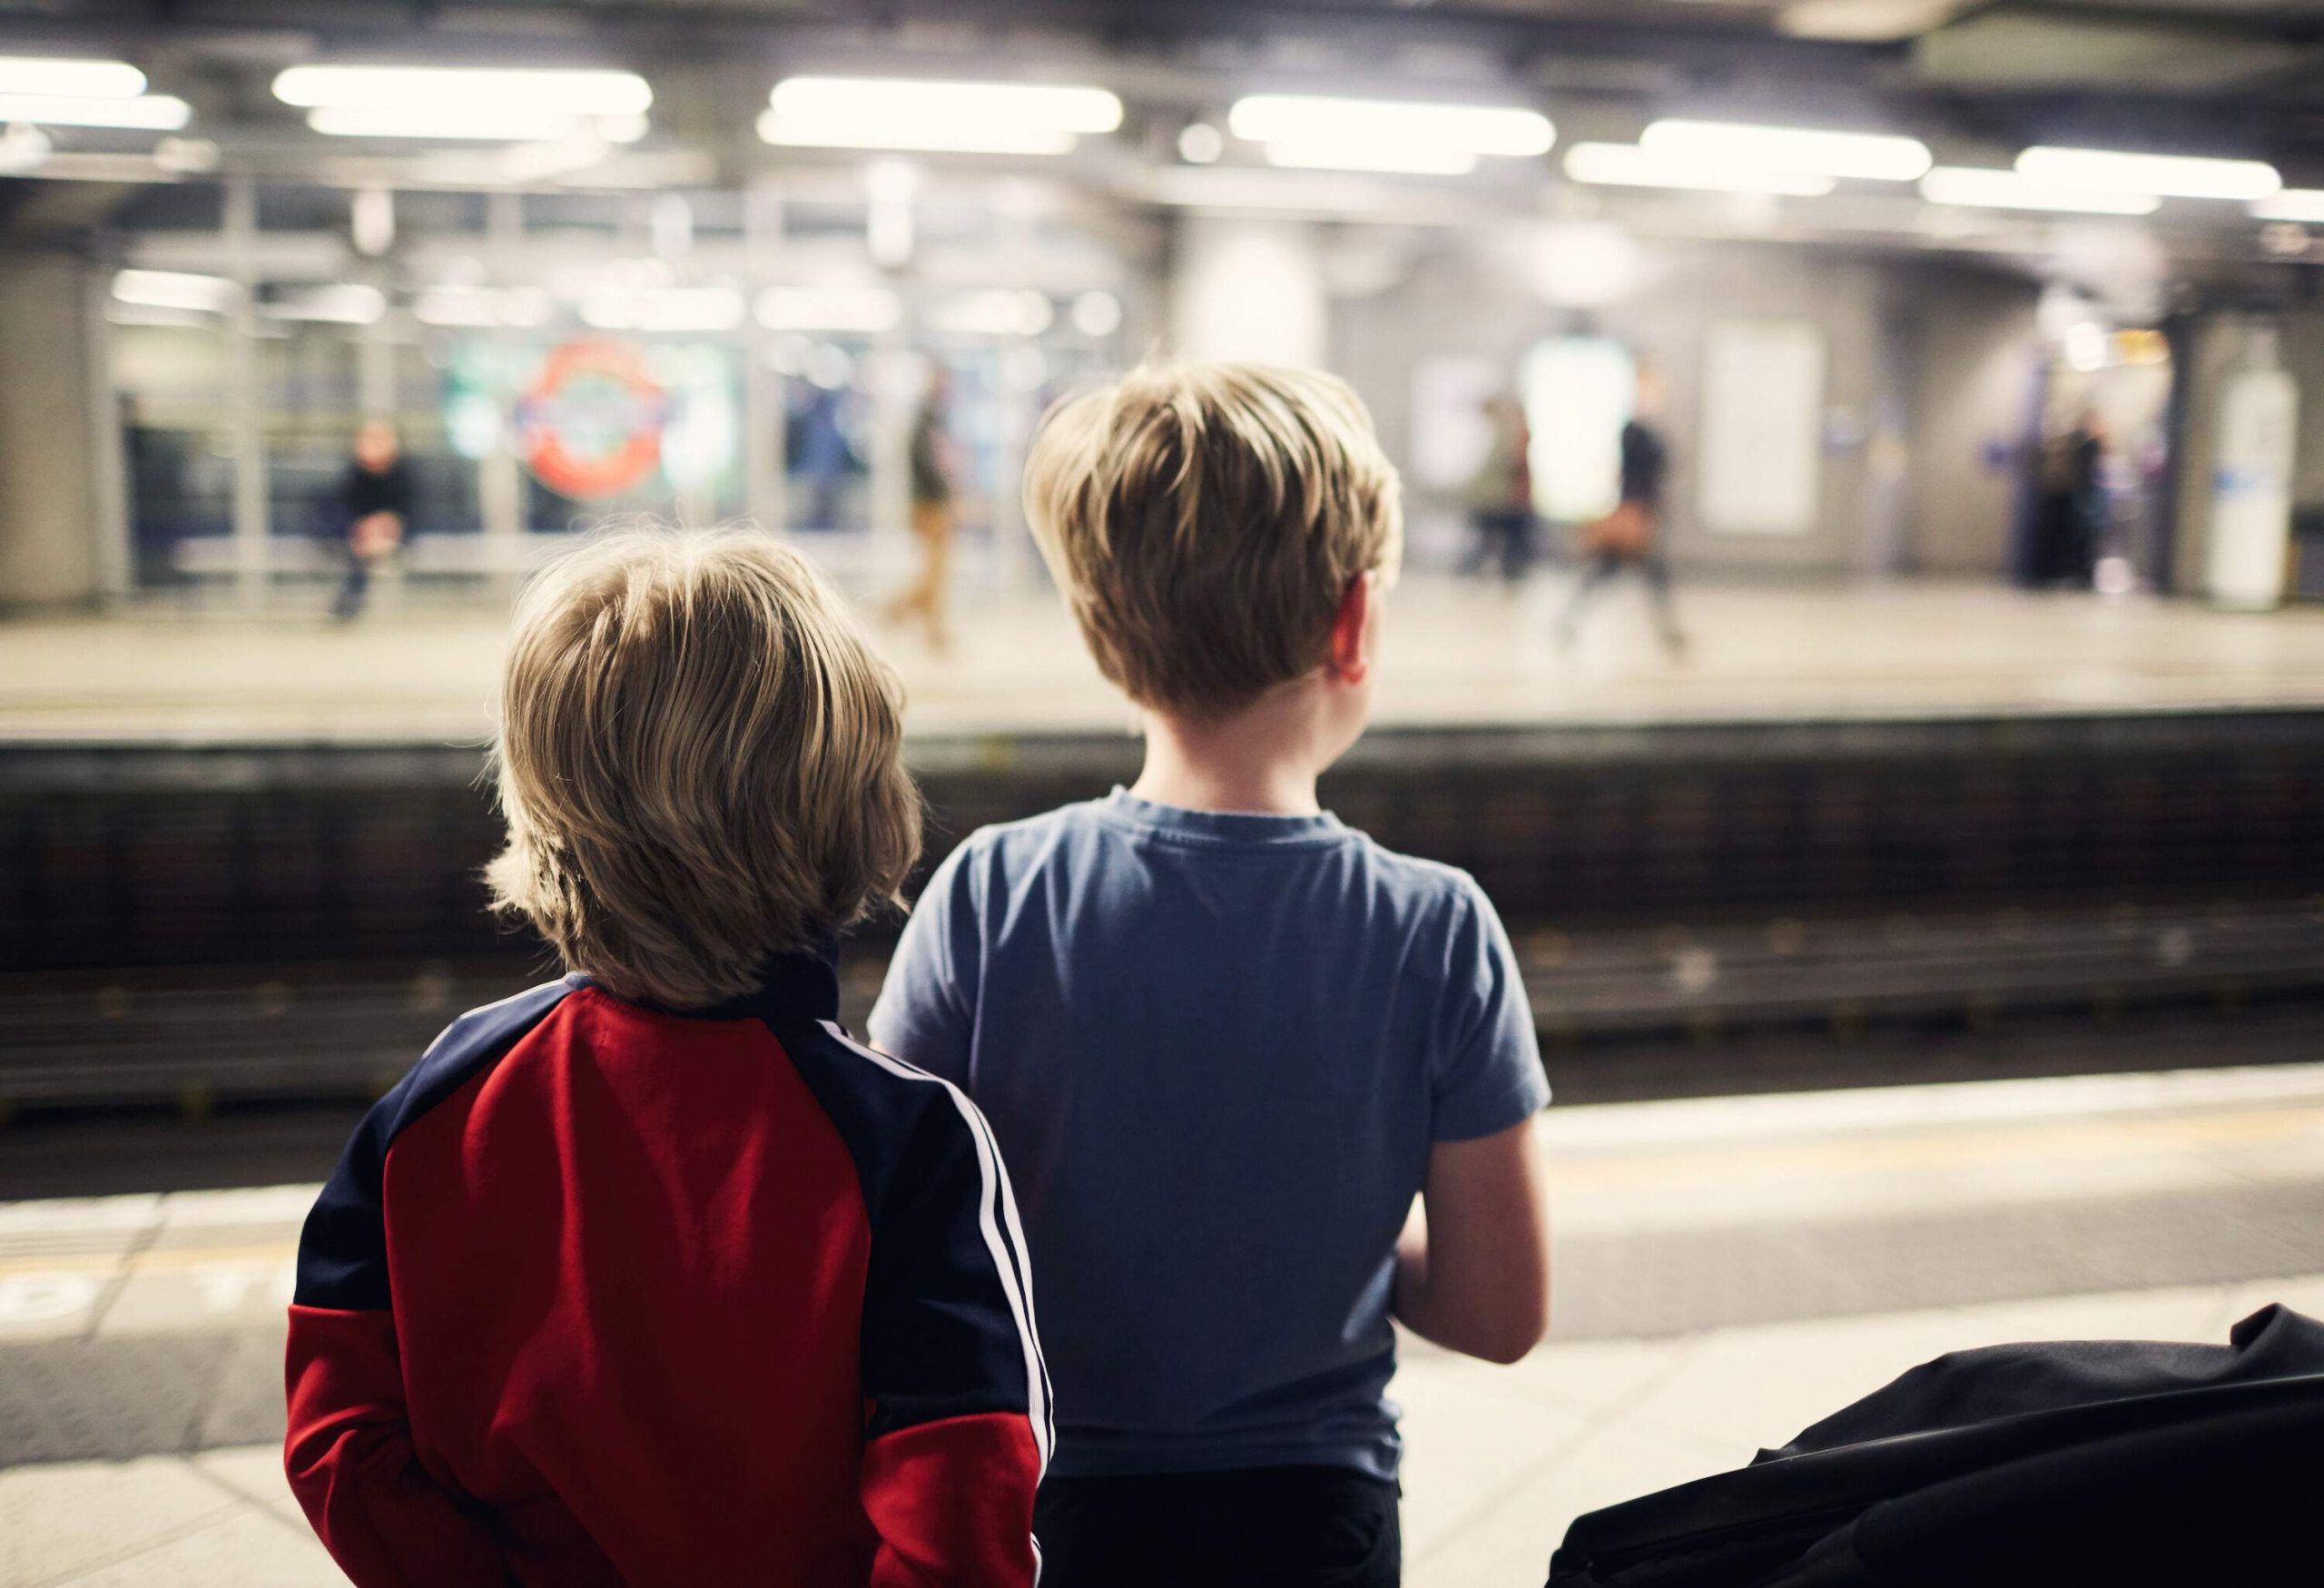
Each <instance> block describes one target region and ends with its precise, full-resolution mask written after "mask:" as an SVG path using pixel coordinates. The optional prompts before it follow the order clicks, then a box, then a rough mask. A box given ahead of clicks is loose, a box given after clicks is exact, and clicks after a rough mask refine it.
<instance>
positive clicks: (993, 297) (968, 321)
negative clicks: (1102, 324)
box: [931, 288, 1057, 337]
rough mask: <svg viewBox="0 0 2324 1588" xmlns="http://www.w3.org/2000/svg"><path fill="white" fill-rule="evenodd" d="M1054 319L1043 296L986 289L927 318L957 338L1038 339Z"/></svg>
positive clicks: (1053, 310)
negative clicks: (1013, 337) (1026, 337)
mask: <svg viewBox="0 0 2324 1588" xmlns="http://www.w3.org/2000/svg"><path fill="white" fill-rule="evenodd" d="M1056 318H1057V308H1056V305H1054V304H1052V303H1051V302H1050V301H1049V294H1048V293H1046V292H1036V291H1015V292H1012V291H1007V290H1005V289H1000V288H995V289H990V290H988V291H981V292H964V293H962V294H961V295H960V296H959V297H957V298H954V299H953V300H951V301H950V302H948V303H944V304H942V305H940V307H939V308H938V309H937V311H936V312H935V314H934V315H933V316H932V317H931V319H932V320H933V322H934V324H935V327H936V329H937V330H946V331H950V332H952V333H953V334H955V335H957V336H998V337H1011V336H1039V335H1040V334H1041V332H1043V331H1045V330H1048V329H1049V323H1050V322H1051V321H1054V320H1055V319H1056Z"/></svg>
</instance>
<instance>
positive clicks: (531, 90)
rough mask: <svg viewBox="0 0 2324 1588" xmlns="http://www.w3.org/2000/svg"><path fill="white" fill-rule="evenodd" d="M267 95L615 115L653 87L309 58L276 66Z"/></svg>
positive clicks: (569, 71)
mask: <svg viewBox="0 0 2324 1588" xmlns="http://www.w3.org/2000/svg"><path fill="white" fill-rule="evenodd" d="M274 97H275V98H277V99H279V100H281V102H282V103H283V104H289V105H296V106H297V107H299V108H300V109H301V110H320V109H323V108H326V107H328V108H331V109H337V110H353V109H363V110H377V111H402V112H408V113H419V112H420V111H423V110H442V111H445V112H448V113H453V112H460V111H467V110H485V109H490V110H497V111H503V112H509V113H515V112H517V111H529V112H533V113H544V114H556V115H571V116H619V115H636V114H638V113H642V112H644V111H645V110H646V109H648V108H650V107H651V106H652V104H653V103H654V89H653V86H652V84H648V83H647V82H646V81H645V78H643V77H640V76H639V75H638V74H636V73H635V72H617V71H610V70H601V69H594V68H590V69H576V68H566V67H547V66H542V67H512V66H385V65H315V66H291V67H288V68H286V69H285V70H283V71H282V72H281V73H279V74H276V76H275V79H274Z"/></svg>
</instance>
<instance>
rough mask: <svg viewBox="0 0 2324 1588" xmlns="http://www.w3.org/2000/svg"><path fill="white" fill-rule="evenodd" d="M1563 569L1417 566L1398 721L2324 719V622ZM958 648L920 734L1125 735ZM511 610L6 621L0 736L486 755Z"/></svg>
mask: <svg viewBox="0 0 2324 1588" xmlns="http://www.w3.org/2000/svg"><path fill="white" fill-rule="evenodd" d="M1567 587H1568V578H1567V576H1565V575H1562V574H1550V575H1544V576H1541V577H1538V578H1536V579H1535V580H1534V581H1533V582H1531V584H1529V585H1527V586H1525V587H1521V588H1520V589H1517V590H1513V591H1511V590H1502V589H1500V588H1496V587H1485V586H1479V585H1474V584H1460V583H1455V582H1452V581H1451V580H1448V579H1445V578H1443V577H1421V576H1414V577H1409V578H1406V579H1405V580H1404V581H1403V583H1402V584H1401V585H1400V586H1399V587H1397V588H1396V589H1395V591H1394V592H1393V595H1392V596H1391V597H1390V605H1389V621H1388V627H1387V630H1386V636H1385V645H1386V653H1385V655H1386V665H1385V666H1384V671H1383V674H1382V682H1381V691H1380V698H1379V720H1380V722H1381V723H1382V724H1383V725H1387V726H1391V727H1408V728H1418V727H1443V726H1502V727H1545V726H1546V727H1554V726H1561V725H1580V726H1589V725H1654V724H1679V723H1712V724H1716V723H1751V722H1785V721H1800V720H1809V721H1825V720H1894V719H1900V718H1901V719H1912V718H1925V717H1935V718H1953V717H1974V716H2011V715H2032V716H2040V715H2053V714H2087V713H2092V712H2129V713H2138V712H2156V711H2161V712H2184V711H2201V710H2209V709H2216V708H2230V707H2246V708H2249V707H2282V706H2315V705H2324V611H2309V610H2306V609H2297V608H2296V609H2290V610H2286V611H2283V612H2279V613H2274V614H2269V615H2264V616H2253V615H2243V614H2230V613H2222V612H2216V611H2213V610H2211V609H2210V608H2208V607H2203V606H2201V605H2199V604H2197V603H2195V602H2192V601H2161V600H2155V599H2152V598H2146V597H2098V596H2091V595H2068V594H2056V595H2028V594H2024V593H2021V592H2016V591H2010V590H2003V589H1997V588H1994V587H1984V586H1964V585H1951V584H1942V583H1929V582H1915V583H1893V584H1879V585H1863V586H1850V587H1819V588H1812V589H1760V588H1753V589H1735V588H1706V589H1699V590H1698V589H1689V590H1687V591H1685V592H1683V593H1682V610H1683V614H1684V617H1685V621H1686V625H1687V627H1688V630H1689V635H1690V636H1691V639H1692V644H1691V645H1690V646H1689V649H1688V651H1687V653H1686V654H1685V656H1683V657H1679V658H1676V659H1674V658H1670V657H1667V656H1663V655H1662V654H1661V652H1660V651H1659V648H1658V647H1657V646H1656V645H1655V643H1654V641H1653V639H1652V637H1651V635H1650V632H1649V627H1648V625H1647V622H1646V618H1645V615H1644V613H1643V611H1642V610H1641V609H1640V606H1639V604H1638V602H1637V601H1636V599H1635V598H1634V597H1632V596H1631V595H1630V593H1629V592H1627V591H1622V590H1619V589H1618V590H1617V591H1616V592H1615V593H1614V594H1613V595H1611V596H1610V597H1608V598H1607V599H1606V600H1605V601H1604V602H1603V604H1602V608H1601V609H1600V611H1598V612H1597V613H1596V614H1595V615H1594V618H1593V621H1592V623H1591V625H1590V627H1589V628H1588V629H1586V630H1585V631H1584V633H1583V636H1582V638H1581V643H1580V644H1579V646H1577V647H1576V648H1575V649H1574V650H1573V651H1572V652H1571V653H1568V652H1565V651H1562V650H1561V649H1560V647H1559V646H1557V645H1556V644H1555V643H1554V641H1553V639H1552V630H1553V626H1554V619H1555V616H1556V614H1557V611H1558V608H1559V605H1560V603H1561V601H1562V599H1563V597H1564V595H1565V592H1566V590H1567ZM957 605H958V613H959V618H958V624H959V638H958V642H957V645H956V647H955V649H954V650H953V651H952V652H951V653H950V654H949V655H947V656H934V655H931V653H930V652H929V651H928V650H927V649H926V648H925V647H924V646H921V644H920V643H919V642H918V640H917V639H915V638H912V637H911V636H903V635H899V634H894V633H886V634H883V635H882V636H881V645H882V648H883V649H884V650H885V651H887V652H888V654H889V655H890V656H891V657H893V659H894V660H895V661H896V663H897V665H898V666H899V667H900V668H901V671H902V673H903V675H904V678H905V682H906V686H907V688H908V691H909V697H910V699H909V707H908V716H907V725H908V727H909V728H910V730H911V733H912V734H913V735H915V736H918V737H921V738H946V737H960V736H972V735H1055V734H1097V735H1119V734H1121V733H1123V732H1124V731H1125V730H1126V729H1127V728H1128V725H1129V724H1130V720H1131V719H1130V713H1129V710H1128V706H1127V705H1126V703H1125V702H1124V701H1123V700H1122V698H1121V697H1120V695H1118V694H1117V693H1116V692H1115V691H1114V690H1113V689H1112V688H1111V687H1110V686H1108V685H1107V684H1106V683H1105V681H1104V680H1103V679H1101V678H1100V677H1099V676H1098V673H1097V670H1096V668H1095V667H1094V666H1092V665H1091V664H1090V662H1089V660H1088V656H1087V655H1086V654H1085V653H1084V652H1083V650H1082V647H1081V645H1080V642H1079V640H1078V636H1076V635H1075V633H1074V631H1073V626H1072V624H1071V621H1070V619H1069V618H1068V616H1067V614H1066V613H1065V611H1064V609H1063V607H1062V605H1061V604H1060V603H1059V600H1058V599H1057V598H1056V597H1054V596H1053V595H1050V594H1049V593H1047V592H1045V591H1027V592H1020V593H1016V594H1000V593H993V592H982V591H977V592H963V593H962V594H961V596H960V597H959V600H958V604H957ZM504 623H505V619H504V615H503V613H502V612H501V610H500V609H499V608H497V607H491V606H485V605H474V604H471V605H467V606H455V607H436V608H433V609H429V608H425V607H421V606H420V605H419V602H418V601H417V600H416V599H415V600H414V601H413V602H412V603H411V604H410V605H409V606H407V607H405V608H404V609H403V610H401V611H399V612H396V613H379V614H373V615H369V616H365V617H363V618H361V619H359V620H358V621H357V622H355V623H352V624H350V625H346V626H333V625H331V624H330V622H329V621H328V620H327V619H326V618H324V617H323V616H321V615H320V612H319V611H314V610H305V609H294V608H291V607H287V606H285V607H280V608H277V609H273V610H271V611H269V612H267V613H264V614H261V615H258V616H245V615H242V614H239V613H235V612H231V611H213V610H194V609H185V608H178V607H160V606H155V607H141V608H137V609H133V610H131V611H129V612H127V613H124V614H123V615H120V616H112V617H90V618H75V619H43V620H37V621H35V620H18V621H15V622H9V623H0V745H6V744H8V743H11V742H15V743H33V742H37V743H48V744H56V743H84V744H92V743H112V744H147V745H152V744H161V745H169V744H187V745H209V744H220V743H238V744H269V743H275V744H341V745H369V744H418V745H444V744H468V745H474V744H478V743H481V741H482V739H483V737H484V735H486V733H487V731H488V726H489V721H490V715H489V702H490V696H491V693H492V690H493V687H494V682H495V678H496V675H497V666H498V661H499V655H500V646H501V642H502V634H503V628H504Z"/></svg>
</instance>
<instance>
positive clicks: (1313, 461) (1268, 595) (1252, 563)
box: [1025, 363, 1403, 717]
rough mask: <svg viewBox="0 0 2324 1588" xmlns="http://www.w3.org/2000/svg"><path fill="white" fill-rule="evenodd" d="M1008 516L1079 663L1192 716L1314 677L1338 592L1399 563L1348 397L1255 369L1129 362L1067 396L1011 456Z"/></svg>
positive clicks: (1398, 546) (1375, 473)
mask: <svg viewBox="0 0 2324 1588" xmlns="http://www.w3.org/2000/svg"><path fill="white" fill-rule="evenodd" d="M1025 514H1026V518H1027V519H1028V520H1029V523H1030V524H1031V526H1032V529H1033V535H1034V538H1036V539H1037V540H1038V541H1039V544H1040V547H1041V554H1042V556H1043V557H1045V558H1047V560H1048V562H1049V568H1050V570H1051V572H1053V573H1054V574H1056V576H1057V578H1058V582H1059V585H1061V586H1063V587H1064V588H1065V592H1066V598H1067V600H1068V602H1069V603H1070V604H1071V606H1072V608H1073V615H1074V617H1075V618H1076V620H1078V622H1079V624H1080V626H1081V633H1082V636H1083V638H1084V639H1086V640H1087V641H1088V646H1089V650H1090V654H1091V655H1092V656H1095V657H1096V658H1097V662H1098V670H1099V671H1101V672H1103V673H1104V674H1105V676H1107V677H1108V678H1110V679H1112V680H1113V681H1114V682H1115V683H1116V684H1118V685H1119V686H1121V687H1122V689H1123V690H1125V691H1126V692H1127V693H1128V695H1129V696H1130V698H1131V699H1132V700H1135V701H1137V703H1138V704H1139V705H1147V706H1152V707H1157V708H1159V709H1162V710H1167V711H1174V712H1178V713H1181V714H1184V715H1189V716H1195V717H1216V716H1221V715H1227V714H1229V713H1232V712H1234V711H1236V710H1239V709H1240V708H1242V707H1243V706H1245V705H1249V704H1250V703H1251V702H1252V701H1253V700H1255V699H1256V698H1257V697H1258V696H1259V695H1261V694H1263V693H1264V692H1265V691H1266V690H1267V689H1269V688H1272V687H1273V686H1275V685H1277V684H1280V683H1282V682H1284V681H1285V680H1286V679H1291V678H1296V677H1300V676H1304V675H1305V674H1306V673H1308V672H1311V671H1312V670H1314V669H1315V667H1316V666H1320V665H1321V663H1322V662H1323V660H1324V655H1325V652H1326V650H1327V648H1328V646H1329V645H1330V639H1331V631H1332V624H1333V620H1334V618H1335V617H1336V616H1337V615H1338V612H1339V608H1340V603H1341V601H1342V600H1343V599H1344V597H1345V596H1346V594H1347V588H1348V585H1349V583H1350V582H1351V581H1352V580H1354V579H1355V578H1356V577H1359V576H1361V575H1363V574H1364V573H1366V572H1369V571H1373V570H1375V569H1377V570H1383V571H1393V568H1394V567H1395V565H1396V562H1397V559H1398V558H1399V557H1400V556H1401V555H1402V551H1403V509H1402V508H1401V506H1400V501H1399V488H1398V483H1397V479H1396V471H1395V469H1394V468H1393V466H1392V465H1391V464H1390V463H1389V462H1388V459H1387V458H1386V456H1385V455H1384V454H1383V453H1382V451H1381V450H1380V443H1379V441H1378V439H1377V438H1376V437H1375V436H1374V433H1373V428H1372V416H1371V415H1370V414H1368V413H1366V412H1365V411H1364V404H1363V402H1362V401H1361V400H1360V399H1358V398H1357V397H1356V395H1355V393H1354V391H1353V390H1350V389H1349V387H1348V385H1347V383H1346V382H1345V381H1343V380H1338V379H1336V378H1334V377H1333V376H1330V375H1326V374H1324V373H1322V372H1321V371H1318V370H1292V369H1282V368H1276V367H1273V366H1269V365H1265V364H1239V363H1209V364H1180V365H1163V366H1153V365H1148V366H1144V367H1141V368H1139V369H1137V370H1132V371H1131V372H1130V373H1129V374H1128V375H1127V376H1125V377H1124V378H1123V379H1122V380H1120V381H1118V382H1117V383H1115V384H1113V385H1110V386H1104V387H1100V388H1098V389H1097V390H1091V391H1087V392H1084V393H1082V394H1080V395H1079V396H1077V397H1073V398H1068V399H1066V400H1065V401H1064V402H1062V403H1060V404H1059V405H1058V406H1057V407H1056V408H1054V409H1051V410H1050V411H1049V416H1048V418H1047V419H1045V420H1044V421H1043V424H1042V427H1041V429H1040V431H1039V434H1038V435H1037V436H1035V438H1034V439H1033V443H1032V447H1031V449H1030V450H1029V453H1028V454H1027V457H1026V460H1025Z"/></svg>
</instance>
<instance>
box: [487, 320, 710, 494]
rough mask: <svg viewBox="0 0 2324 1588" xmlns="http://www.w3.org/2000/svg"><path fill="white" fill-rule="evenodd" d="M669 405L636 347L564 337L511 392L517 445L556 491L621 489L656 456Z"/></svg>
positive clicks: (638, 479)
mask: <svg viewBox="0 0 2324 1588" xmlns="http://www.w3.org/2000/svg"><path fill="white" fill-rule="evenodd" d="M672 407H673V404H672V399H671V394H670V392H669V391H668V390H667V389H666V388H665V387H664V386H663V385H662V383H661V382H659V381H658V380H655V378H654V376H653V374H652V372H651V371H650V370H648V369H647V368H646V364H645V357H644V355H643V354H642V353H641V352H640V351H639V350H637V349H636V348H634V347H631V346H629V345H628V344H626V343H624V342H617V341H610V340H603V339H596V338H588V339H583V340H576V341H568V342H563V343H560V344H558V345H557V346H556V347H555V348H552V349H551V350H549V352H548V355H547V357H546V358H545V359H544V360H542V361H541V367H540V371H539V373H538V374H537V376H535V378H534V380H533V381H532V384H531V385H530V386H529V387H528V388H527V390H525V392H524V394H523V395H522V396H520V397H519V398H518V399H517V439H518V446H519V449H520V451H521V454H522V456H523V458H524V459H525V465H526V467H527V469H531V470H532V472H533V476H534V478H537V479H538V480H539V481H540V482H541V483H542V484H543V485H545V486H547V487H548V488H550V489H551V490H553V491H556V492H557V493H558V494H560V495H562V496H566V497H571V498H576V499H577V500H582V501H587V500H592V499H595V498H603V497H613V496H619V495H621V494H622V493H623V492H625V491H627V490H631V489H633V488H635V487H637V486H638V485H640V484H641V483H643V482H644V481H645V478H646V476H648V475H649V474H651V473H653V472H654V469H655V466H656V465H658V464H659V463H660V462H661V460H662V437H663V432H664V430H665V429H666V428H667V426H668V425H669V422H670V415H671V410H672Z"/></svg>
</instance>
